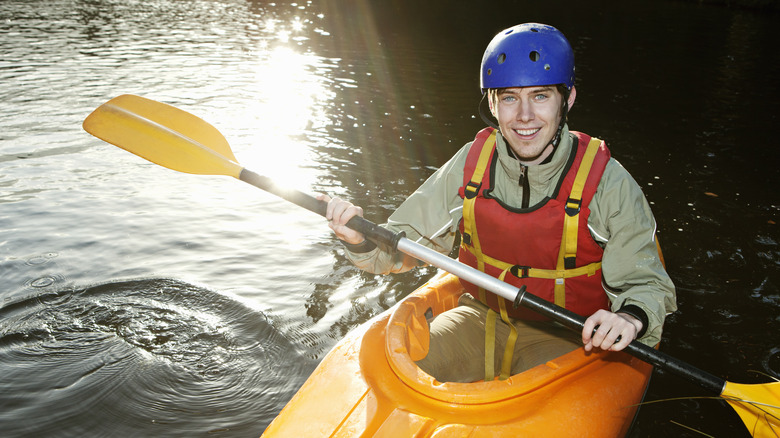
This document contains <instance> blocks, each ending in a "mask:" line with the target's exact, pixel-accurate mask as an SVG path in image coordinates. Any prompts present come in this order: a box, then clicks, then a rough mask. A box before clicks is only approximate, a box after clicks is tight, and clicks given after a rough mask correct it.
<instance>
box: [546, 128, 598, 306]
mask: <svg viewBox="0 0 780 438" xmlns="http://www.w3.org/2000/svg"><path fill="white" fill-rule="evenodd" d="M599 146H601V140H599V139H598V138H595V137H591V139H590V142H588V146H587V149H586V150H585V155H584V156H583V157H582V162H581V163H580V168H579V169H578V170H577V175H576V176H575V177H574V184H573V185H572V188H571V192H570V193H569V199H568V200H566V210H567V212H566V214H565V215H564V217H563V236H562V238H561V250H560V251H559V252H558V263H557V268H558V270H563V269H566V268H569V269H574V263H575V261H576V257H577V235H578V234H579V232H578V228H579V221H580V208H581V206H582V192H583V191H584V190H585V182H586V181H587V179H588V175H589V174H590V169H591V167H593V160H594V159H595V158H596V153H597V152H598V150H599ZM572 211H573V212H574V213H573V214H570V212H572ZM564 278H565V277H563V278H556V280H555V288H554V293H555V304H557V305H559V306H561V307H566V284H565V283H566V281H565V279H564Z"/></svg>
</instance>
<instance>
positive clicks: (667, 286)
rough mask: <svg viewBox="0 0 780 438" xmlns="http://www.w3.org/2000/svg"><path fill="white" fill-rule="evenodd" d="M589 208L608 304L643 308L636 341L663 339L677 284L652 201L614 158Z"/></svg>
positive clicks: (614, 306)
mask: <svg viewBox="0 0 780 438" xmlns="http://www.w3.org/2000/svg"><path fill="white" fill-rule="evenodd" d="M590 210H591V214H590V217H589V218H588V227H589V228H590V231H591V234H592V235H593V237H594V238H595V239H596V241H598V242H599V243H600V244H601V245H603V246H604V257H603V260H602V274H603V280H604V288H605V289H606V292H607V294H608V295H609V297H610V301H611V309H612V311H613V312H616V311H618V310H620V309H621V308H624V307H628V306H631V308H634V309H635V308H637V307H638V308H639V309H641V310H642V311H643V312H644V313H645V314H646V315H647V319H648V326H647V327H646V329H647V330H646V331H645V334H644V335H643V337H642V338H640V341H641V342H642V343H644V344H647V345H650V346H654V345H656V344H657V343H658V342H660V340H661V331H662V326H663V323H664V319H665V318H666V315H667V314H669V313H671V312H674V311H675V310H677V303H676V295H675V288H674V284H673V283H672V280H671V278H670V277H669V275H668V274H667V273H666V270H665V269H664V266H663V262H662V260H661V257H660V254H659V249H658V247H657V242H656V234H655V233H656V223H655V218H654V217H653V213H652V211H651V210H650V206H649V205H648V203H647V200H646V199H645V196H644V194H643V193H642V190H641V188H640V187H639V185H638V184H637V183H636V181H635V180H634V179H633V177H631V175H630V174H629V173H628V172H627V171H626V170H625V169H624V168H623V167H622V166H621V165H620V164H619V163H618V162H617V161H615V160H614V159H611V160H610V161H609V163H608V164H607V168H606V169H605V171H604V175H603V176H602V178H601V181H600V182H599V186H598V189H597V191H596V194H595V196H594V198H593V201H592V202H591V205H590ZM634 306H636V307H634Z"/></svg>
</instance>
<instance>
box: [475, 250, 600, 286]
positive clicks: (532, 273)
mask: <svg viewBox="0 0 780 438" xmlns="http://www.w3.org/2000/svg"><path fill="white" fill-rule="evenodd" d="M465 249H466V250H467V251H469V252H471V253H472V254H473V253H474V251H473V250H472V249H471V248H465ZM482 261H483V263H484V264H486V265H490V266H494V267H496V268H498V269H501V270H502V271H503V270H505V269H511V268H512V267H513V265H511V264H509V263H507V262H503V261H501V260H498V259H494V258H493V257H490V256H486V255H482ZM599 269H601V262H593V263H590V264H587V265H585V266H580V267H579V268H574V269H561V270H558V269H537V268H528V269H527V270H526V271H525V272H527V274H528V275H527V276H528V277H531V278H546V279H554V278H571V277H579V276H580V275H587V276H588V277H590V276H591V275H595V274H596V272H597V271H598V270H599Z"/></svg>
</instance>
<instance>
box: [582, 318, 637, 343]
mask: <svg viewBox="0 0 780 438" xmlns="http://www.w3.org/2000/svg"><path fill="white" fill-rule="evenodd" d="M594 329H595V332H594ZM641 330H642V321H640V320H638V319H637V318H635V317H633V316H631V315H628V314H626V313H612V312H610V311H608V310H603V309H602V310H599V311H597V312H596V313H594V314H593V315H591V316H590V317H589V318H588V319H587V320H585V326H584V327H583V328H582V343H583V344H585V351H591V350H592V349H594V348H601V349H602V350H611V351H620V350H622V349H624V348H626V346H628V344H630V343H631V341H633V340H634V339H636V335H637V333H639V332H640V331H641ZM618 338H620V340H619V341H618Z"/></svg>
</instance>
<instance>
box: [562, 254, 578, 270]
mask: <svg viewBox="0 0 780 438" xmlns="http://www.w3.org/2000/svg"><path fill="white" fill-rule="evenodd" d="M563 267H564V268H565V269H574V268H576V267H577V257H564V258H563Z"/></svg>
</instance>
